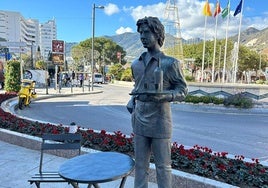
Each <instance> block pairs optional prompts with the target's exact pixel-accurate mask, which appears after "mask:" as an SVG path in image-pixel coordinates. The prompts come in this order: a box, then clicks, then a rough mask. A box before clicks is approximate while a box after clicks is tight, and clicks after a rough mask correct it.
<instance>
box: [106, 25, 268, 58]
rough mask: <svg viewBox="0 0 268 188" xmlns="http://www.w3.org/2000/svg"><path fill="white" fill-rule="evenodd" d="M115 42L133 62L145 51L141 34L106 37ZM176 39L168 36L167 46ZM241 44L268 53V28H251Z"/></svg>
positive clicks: (242, 38) (241, 37)
mask: <svg viewBox="0 0 268 188" xmlns="http://www.w3.org/2000/svg"><path fill="white" fill-rule="evenodd" d="M104 37H106V38H109V39H111V40H113V41H114V42H115V43H117V44H118V45H120V46H122V47H123V49H124V50H125V51H126V52H127V59H128V60H133V59H134V58H137V57H138V56H139V55H140V54H141V53H142V52H143V51H145V50H146V49H144V48H143V47H142V44H141V42H140V38H139V33H124V34H121V35H114V36H104ZM237 38H238V35H235V36H232V37H229V39H230V40H233V41H234V42H237ZM175 39H176V38H175V37H174V36H172V35H167V36H166V39H165V43H166V44H165V45H167V46H170V45H171V44H172V41H174V40H175ZM199 42H202V39H200V38H195V39H189V40H185V39H182V44H194V43H199ZM240 44H242V45H245V46H247V47H248V48H250V49H252V50H255V51H257V52H260V51H262V53H268V28H266V29H263V30H258V29H256V28H253V27H250V28H248V29H246V30H245V31H243V32H241V34H240Z"/></svg>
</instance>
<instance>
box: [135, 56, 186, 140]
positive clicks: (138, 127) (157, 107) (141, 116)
mask: <svg viewBox="0 0 268 188" xmlns="http://www.w3.org/2000/svg"><path fill="white" fill-rule="evenodd" d="M159 60H160V62H161V63H160V66H161V69H162V70H163V91H170V92H172V93H173V95H174V100H176V98H177V96H181V95H182V94H183V95H186V94H187V86H186V82H185V80H184V78H183V75H182V71H181V68H180V65H179V61H178V60H176V59H175V58H172V57H168V56H165V55H164V54H163V53H162V52H159V53H158V54H156V55H155V56H149V54H148V53H147V52H144V53H143V54H142V55H141V56H140V57H139V59H137V60H135V61H134V62H133V63H132V65H131V69H132V75H133V78H134V81H135V86H134V89H133V90H132V93H142V92H146V91H153V90H154V89H155V82H154V80H155V78H154V71H155V69H156V67H157V66H158V61H159ZM132 126H133V131H134V133H135V134H139V135H143V136H148V137H154V138H170V137H171V132H172V117H171V108H170V103H169V102H161V103H157V102H144V101H142V100H139V97H138V98H137V100H136V106H135V109H134V112H133V113H132Z"/></svg>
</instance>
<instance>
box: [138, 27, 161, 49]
mask: <svg viewBox="0 0 268 188" xmlns="http://www.w3.org/2000/svg"><path fill="white" fill-rule="evenodd" d="M139 33H140V39H141V42H142V44H143V47H144V48H153V47H155V45H156V44H157V39H156V38H155V35H154V33H153V32H152V31H151V30H150V28H149V27H148V25H147V24H142V25H141V26H140V28H139Z"/></svg>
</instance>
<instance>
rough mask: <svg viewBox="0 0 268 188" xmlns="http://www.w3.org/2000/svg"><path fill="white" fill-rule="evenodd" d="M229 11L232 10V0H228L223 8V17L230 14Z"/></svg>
mask: <svg viewBox="0 0 268 188" xmlns="http://www.w3.org/2000/svg"><path fill="white" fill-rule="evenodd" d="M229 12H230V1H228V4H227V7H226V8H225V9H223V10H222V12H221V17H222V18H225V17H226V16H228V14H229Z"/></svg>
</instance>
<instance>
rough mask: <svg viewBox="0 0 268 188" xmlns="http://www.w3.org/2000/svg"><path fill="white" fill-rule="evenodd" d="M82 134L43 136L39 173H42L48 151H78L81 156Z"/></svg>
mask: <svg viewBox="0 0 268 188" xmlns="http://www.w3.org/2000/svg"><path fill="white" fill-rule="evenodd" d="M81 140H82V136H81V135H80V134H72V133H64V134H44V135H43V136H42V144H41V156H40V164H39V173H42V165H43V157H44V151H46V150H77V151H78V154H79V155H80V154H81Z"/></svg>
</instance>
